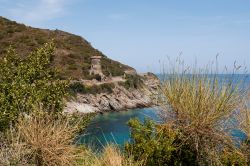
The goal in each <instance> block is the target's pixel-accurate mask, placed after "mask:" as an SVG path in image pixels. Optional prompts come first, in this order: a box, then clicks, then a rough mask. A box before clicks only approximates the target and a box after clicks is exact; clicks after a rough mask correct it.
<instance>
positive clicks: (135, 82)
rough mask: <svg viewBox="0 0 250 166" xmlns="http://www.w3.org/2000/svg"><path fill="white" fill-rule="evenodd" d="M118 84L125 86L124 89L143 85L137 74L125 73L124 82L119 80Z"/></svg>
mask: <svg viewBox="0 0 250 166" xmlns="http://www.w3.org/2000/svg"><path fill="white" fill-rule="evenodd" d="M119 85H121V86H123V87H125V88H126V89H131V88H132V89H139V88H141V87H142V86H143V81H142V79H141V77H140V76H138V75H129V74H128V75H126V81H125V82H119Z"/></svg>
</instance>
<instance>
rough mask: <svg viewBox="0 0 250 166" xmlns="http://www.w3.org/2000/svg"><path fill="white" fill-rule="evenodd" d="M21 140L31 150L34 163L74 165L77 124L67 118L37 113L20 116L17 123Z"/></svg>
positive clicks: (55, 165)
mask: <svg viewBox="0 0 250 166" xmlns="http://www.w3.org/2000/svg"><path fill="white" fill-rule="evenodd" d="M17 131H18V133H19V134H20V138H21V141H22V142H23V143H25V144H26V146H28V148H29V149H30V150H31V151H32V156H33V157H34V161H35V164H36V165H39V166H40V165H49V166H53V165H54V166H58V165H74V164H75V155H74V153H75V150H76V148H75V146H73V145H72V144H73V139H74V136H75V131H77V125H75V126H74V125H71V124H70V122H69V120H68V119H67V118H63V117H56V119H55V117H53V116H51V115H49V114H46V113H38V114H33V115H31V116H29V117H28V118H27V117H26V118H24V117H23V118H20V119H19V121H18V125H17Z"/></svg>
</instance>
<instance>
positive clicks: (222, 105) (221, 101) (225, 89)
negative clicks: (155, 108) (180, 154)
mask: <svg viewBox="0 0 250 166" xmlns="http://www.w3.org/2000/svg"><path fill="white" fill-rule="evenodd" d="M190 73H191V74H190ZM236 81H239V80H234V76H231V75H230V76H223V77H219V76H218V75H216V74H212V75H211V74H207V70H205V71H204V73H202V71H199V72H196V71H195V70H191V69H190V70H188V69H187V70H184V71H183V72H182V71H181V72H180V71H173V72H171V73H168V75H166V80H164V81H163V83H162V85H161V90H160V91H161V94H162V96H161V98H162V103H161V104H162V106H163V109H164V111H163V114H162V117H163V118H164V119H165V123H166V124H170V125H171V128H172V129H173V130H178V131H180V137H179V138H180V140H181V144H187V145H188V146H189V147H190V149H193V150H194V151H195V154H196V164H199V165H204V164H205V165H206V164H207V165H212V164H216V165H217V164H219V163H220V156H221V153H222V147H223V149H232V148H233V147H234V143H233V140H232V138H231V133H230V132H231V131H232V129H233V128H235V127H236V126H234V125H236V123H235V122H233V119H235V114H236V110H237V109H238V108H239V106H240V105H241V104H242V99H243V97H244V95H245V91H243V90H242V89H241V88H240V85H239V83H237V82H236ZM181 144H180V145H181ZM180 148H181V147H180Z"/></svg>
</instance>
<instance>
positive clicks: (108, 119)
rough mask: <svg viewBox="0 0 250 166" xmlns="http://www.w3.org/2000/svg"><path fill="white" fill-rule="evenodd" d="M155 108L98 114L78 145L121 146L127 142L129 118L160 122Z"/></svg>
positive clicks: (96, 146) (97, 146)
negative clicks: (110, 144) (108, 144)
mask: <svg viewBox="0 0 250 166" xmlns="http://www.w3.org/2000/svg"><path fill="white" fill-rule="evenodd" d="M157 114H158V110H157V109H156V108H143V109H132V110H128V111H121V112H109V113H104V114H98V115H97V116H95V117H94V119H93V120H92V121H91V122H90V124H89V126H88V127H87V130H86V132H85V133H84V134H83V135H81V136H80V139H79V140H78V141H79V142H78V143H87V144H88V145H91V146H94V147H95V148H97V149H99V148H102V146H103V145H105V144H107V143H115V144H118V145H123V144H124V143H125V142H127V141H129V128H128V126H127V122H128V121H129V119H131V118H138V119H140V120H141V121H143V120H144V119H145V118H151V119H153V120H155V121H160V118H159V117H158V115H157Z"/></svg>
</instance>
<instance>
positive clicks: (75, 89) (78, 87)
mask: <svg viewBox="0 0 250 166" xmlns="http://www.w3.org/2000/svg"><path fill="white" fill-rule="evenodd" d="M69 90H70V92H71V93H72V94H76V93H82V94H84V93H86V88H85V86H84V85H83V84H82V83H80V82H75V83H72V84H70V85H69Z"/></svg>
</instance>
